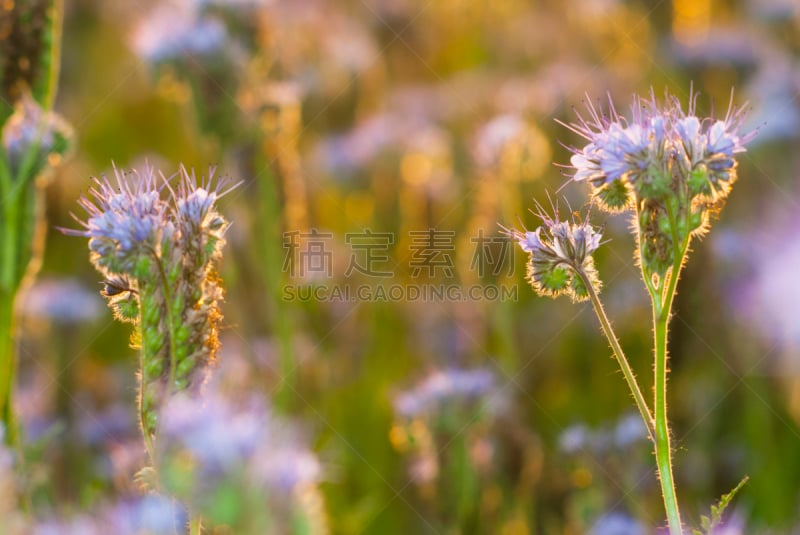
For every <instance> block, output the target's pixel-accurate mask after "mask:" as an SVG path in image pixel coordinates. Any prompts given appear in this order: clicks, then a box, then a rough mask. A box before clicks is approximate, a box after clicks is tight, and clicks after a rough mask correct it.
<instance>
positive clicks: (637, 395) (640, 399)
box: [577, 269, 656, 440]
mask: <svg viewBox="0 0 800 535" xmlns="http://www.w3.org/2000/svg"><path fill="white" fill-rule="evenodd" d="M577 273H578V274H579V275H580V277H581V280H583V284H584V286H586V289H587V291H588V292H589V298H590V299H591V301H592V306H593V307H594V312H595V314H597V319H599V320H600V325H601V326H602V328H603V333H605V335H606V338H607V339H608V343H609V344H610V345H611V349H612V350H613V351H614V357H615V358H616V359H617V363H618V364H619V367H620V369H621V370H622V374H623V375H624V376H625V381H626V382H627V383H628V388H629V389H630V391H631V394H632V395H633V399H634V401H635V402H636V408H638V409H639V414H640V415H641V416H642V420H643V421H644V424H645V426H646V427H647V432H648V433H649V434H650V437H651V438H653V439H654V440H655V430H656V429H655V424H654V420H653V415H652V414H651V413H650V408H649V407H648V406H647V402H646V401H645V399H644V395H643V394H642V390H641V388H639V383H638V382H637V381H636V376H635V375H634V373H633V370H632V369H631V366H630V364H629V363H628V359H627V358H626V357H625V353H624V352H623V351H622V347H621V346H620V344H619V340H617V336H616V334H614V329H613V328H612V327H611V322H610V321H609V320H608V316H607V315H606V311H605V308H603V303H602V302H601V301H600V296H598V295H597V292H596V291H595V289H594V286H593V285H592V283H591V281H590V280H589V277H587V276H586V274H585V273H584V272H583V270H580V269H578V270H577Z"/></svg>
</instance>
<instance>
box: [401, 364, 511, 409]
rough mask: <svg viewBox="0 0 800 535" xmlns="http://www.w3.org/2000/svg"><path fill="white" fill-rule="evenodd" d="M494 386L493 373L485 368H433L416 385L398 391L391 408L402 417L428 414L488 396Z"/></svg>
mask: <svg viewBox="0 0 800 535" xmlns="http://www.w3.org/2000/svg"><path fill="white" fill-rule="evenodd" d="M494 388H495V378H494V374H492V372H490V371H489V370H485V369H480V368H479V369H474V370H461V369H457V368H450V369H445V370H436V371H434V372H433V373H431V374H430V375H428V376H427V377H425V378H424V379H423V380H422V381H421V382H420V383H419V384H418V385H417V386H416V387H414V388H412V389H410V390H406V391H404V392H401V393H400V394H399V395H398V396H397V397H396V398H395V399H394V409H395V412H396V413H397V414H398V415H400V416H402V417H404V418H414V417H419V416H431V415H433V414H434V413H436V411H438V410H440V409H442V408H443V407H446V406H449V405H453V406H457V405H459V404H465V403H469V402H472V401H476V400H479V399H481V398H483V397H484V396H489V395H490V394H491V393H492V391H493V389H494Z"/></svg>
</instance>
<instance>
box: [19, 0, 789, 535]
mask: <svg viewBox="0 0 800 535" xmlns="http://www.w3.org/2000/svg"><path fill="white" fill-rule="evenodd" d="M65 7H66V15H65V22H64V31H63V58H62V72H61V81H60V89H59V95H58V100H57V103H56V110H57V111H58V112H60V113H61V114H63V115H64V116H65V117H66V118H67V120H68V121H69V122H70V123H71V124H72V125H73V127H74V128H75V134H76V140H77V143H76V150H75V151H74V153H73V155H72V157H71V158H70V159H69V160H68V161H66V162H65V164H64V165H62V166H61V167H60V168H59V170H58V172H57V175H56V176H55V178H54V180H53V181H52V183H51V185H50V186H49V188H48V190H47V201H48V204H47V206H48V208H47V209H48V235H47V249H46V254H45V259H44V263H43V267H42V270H41V272H40V275H39V277H38V282H37V285H36V286H35V287H34V288H33V289H32V290H31V292H30V293H29V295H28V296H27V299H26V300H25V301H24V306H23V316H24V317H23V321H22V329H23V330H22V335H23V337H22V352H21V368H22V369H21V375H20V379H19V385H18V389H17V400H16V403H17V406H18V410H19V412H20V414H21V416H22V418H23V421H24V424H25V429H26V435H27V437H28V439H29V441H32V442H34V443H37V444H38V445H40V447H41V448H42V453H41V456H40V461H39V463H38V464H37V471H34V472H33V474H34V485H35V486H36V488H37V489H39V490H38V491H37V493H36V495H35V500H36V504H37V507H39V508H41V509H43V510H49V509H51V510H69V509H76V508H91V507H92V505H93V504H95V503H97V502H98V501H99V500H101V499H106V498H108V497H110V496H114V495H119V496H124V495H127V494H129V493H131V492H132V483H131V481H132V475H133V473H135V471H136V470H137V469H138V468H139V467H140V465H141V463H142V462H143V460H144V457H143V453H144V452H143V449H142V445H141V439H140V437H139V431H138V429H137V428H136V419H135V413H134V409H133V406H134V396H135V384H136V383H135V370H136V367H137V359H136V354H135V352H134V351H133V350H131V349H129V347H128V338H129V334H130V333H129V331H130V329H129V326H128V325H121V324H118V323H115V322H114V321H113V319H112V317H111V314H110V311H108V310H107V309H106V307H105V305H104V304H103V302H102V299H101V298H100V296H99V295H97V290H98V288H99V286H98V275H97V274H96V273H95V271H94V270H93V269H92V268H91V266H90V264H89V262H88V261H87V250H86V245H85V242H84V241H82V240H79V239H76V238H70V237H65V236H63V235H61V234H60V233H58V232H57V231H56V230H55V227H56V226H73V225H74V224H75V223H74V222H73V221H72V219H71V218H70V216H69V213H70V212H77V210H78V208H77V205H76V203H75V201H76V199H77V198H78V197H79V196H80V194H81V193H82V192H84V191H86V189H87V187H88V185H89V177H90V176H92V175H99V174H100V173H103V172H109V171H110V169H111V162H112V161H113V162H114V163H115V164H116V165H117V166H118V167H120V168H130V167H132V166H140V165H141V164H142V163H143V162H144V161H145V159H147V160H149V161H150V162H152V163H154V164H156V165H157V166H159V167H160V168H162V169H164V170H165V171H167V172H171V171H170V170H173V169H177V164H178V163H179V162H183V163H185V164H186V165H187V166H191V167H194V168H195V169H196V170H197V172H198V173H200V172H204V171H205V170H206V168H207V167H208V166H209V165H217V166H218V167H217V173H218V174H222V175H227V176H230V177H232V178H234V179H236V180H242V181H243V183H242V185H241V186H240V187H239V188H238V189H237V190H235V191H234V192H233V193H231V194H230V195H229V196H227V197H225V199H224V201H223V202H222V208H221V210H222V212H223V213H225V214H226V216H227V217H228V218H229V219H230V220H232V221H233V226H232V228H231V229H230V231H229V234H228V242H229V243H228V246H227V248H226V251H225V257H224V261H223V263H222V266H221V275H222V277H223V279H224V281H225V286H226V288H227V298H226V302H225V305H224V309H223V310H224V314H225V320H224V328H223V333H222V343H223V346H222V352H221V356H220V359H219V369H218V370H217V373H218V374H219V375H220V377H221V378H222V379H221V380H222V381H223V382H225V383H226V384H227V385H228V388H230V389H231V390H232V391H243V390H248V391H249V390H252V391H256V392H261V393H262V395H263V396H265V397H267V398H269V399H270V400H272V401H273V403H274V404H275V405H276V407H277V410H279V411H280V412H283V413H285V414H288V415H289V416H290V417H291V419H292V420H294V421H296V422H297V423H298V425H299V426H300V427H301V428H302V430H303V433H304V436H306V437H307V439H308V441H310V442H311V443H312V444H313V449H314V450H315V451H316V452H317V454H318V456H319V458H320V460H321V462H322V465H323V467H324V473H325V477H324V483H323V485H322V490H323V496H324V502H325V506H324V511H325V512H324V514H325V516H326V517H327V519H328V524H329V526H330V528H331V531H332V532H334V533H342V534H356V533H382V534H384V533H385V534H394V533H397V534H401V533H410V532H411V533H413V532H417V533H509V534H518V533H519V534H522V533H590V532H593V533H607V534H610V533H647V532H649V530H650V529H651V528H652V527H654V526H657V525H661V524H662V519H663V512H662V504H661V501H660V496H659V490H658V482H657V481H656V479H655V475H654V470H653V468H654V466H653V462H652V461H653V459H652V454H651V448H650V444H649V442H648V441H647V440H646V439H645V437H644V432H643V430H642V429H641V428H640V427H638V426H637V425H636V420H635V419H632V418H631V415H632V414H633V408H634V407H633V404H632V400H631V399H630V396H629V395H628V394H627V391H626V389H625V386H624V383H623V381H622V377H621V376H620V374H619V373H618V371H617V368H616V364H615V362H614V361H613V359H611V358H610V354H611V353H610V350H609V349H608V347H607V344H606V342H605V340H604V338H603V337H602V335H601V333H600V331H599V328H598V325H597V323H596V320H595V318H594V315H593V314H592V311H591V309H590V307H589V306H588V305H587V304H581V305H574V304H572V303H570V302H569V301H568V300H566V299H560V300H555V301H551V300H547V299H542V298H537V297H535V296H534V295H533V292H532V291H530V288H529V287H528V286H527V285H526V283H525V281H524V275H525V265H524V262H525V258H524V256H523V254H522V253H521V252H520V251H516V252H515V253H514V255H513V259H512V263H510V264H508V265H506V266H504V269H502V270H500V272H496V273H492V272H491V270H489V271H488V272H483V273H480V272H479V270H478V269H477V267H476V265H475V263H474V260H475V255H474V252H475V250H476V246H477V244H478V242H476V241H474V238H475V237H476V236H480V235H485V236H498V235H499V233H498V230H499V227H498V223H502V224H504V225H506V226H519V225H520V221H522V223H523V224H525V225H526V226H527V227H528V228H533V227H535V226H536V225H537V221H536V219H535V218H534V217H533V216H532V215H531V214H530V213H529V212H528V208H531V207H532V206H533V199H534V198H536V199H540V200H541V199H546V198H547V197H546V195H547V192H554V191H556V190H558V189H559V188H561V187H562V185H564V184H565V183H566V182H567V181H568V178H566V177H565V176H563V174H562V170H561V169H560V168H559V167H556V166H554V165H553V162H556V163H560V164H566V163H568V161H569V155H570V153H569V151H568V150H567V149H566V148H565V147H564V145H567V146H570V145H577V144H579V143H580V140H579V139H577V138H576V136H575V135H574V134H573V133H572V132H570V131H568V130H567V129H566V128H564V127H563V126H560V125H558V124H557V123H556V119H560V120H562V121H565V122H569V121H571V120H573V119H574V117H575V116H574V112H573V111H572V108H573V107H578V106H582V101H583V100H584V99H585V98H586V96H585V95H588V96H589V98H592V99H601V98H605V95H606V93H609V94H610V95H611V96H612V97H613V98H614V100H615V101H616V102H617V104H618V108H619V109H620V110H622V109H625V108H626V107H627V105H628V104H627V103H628V102H629V101H630V96H631V95H632V94H633V93H647V92H649V91H650V89H651V87H652V88H653V89H654V91H655V93H656V95H657V96H660V95H661V94H662V93H663V91H664V89H665V88H668V89H669V90H670V92H672V93H674V94H676V95H678V96H679V97H681V99H682V100H683V102H684V103H685V102H686V99H687V97H688V94H689V88H690V84H693V85H694V89H695V90H696V91H698V92H699V93H700V97H699V99H698V108H699V110H700V111H701V112H703V113H706V114H707V113H709V112H710V111H711V110H712V108H713V110H714V111H715V112H716V115H717V116H720V115H723V114H724V112H725V110H726V109H727V106H728V102H729V99H730V88H731V87H734V88H735V93H734V97H733V98H734V100H735V102H737V103H743V102H744V101H749V102H750V105H751V108H752V110H751V113H750V120H749V124H750V126H749V127H748V128H746V130H750V129H752V128H759V130H760V131H759V134H758V136H757V137H756V138H755V140H754V141H753V142H752V143H751V145H750V146H749V150H748V152H747V153H746V154H744V155H743V156H742V158H741V160H740V167H739V177H740V178H739V181H738V183H737V184H736V186H735V188H734V191H733V193H732V195H731V197H730V200H729V202H728V205H727V206H726V207H725V210H724V211H722V212H721V213H720V216H719V219H718V221H717V222H716V223H715V224H714V226H713V228H712V231H711V233H710V234H709V235H708V236H707V237H706V238H704V239H703V240H701V241H699V242H697V243H696V244H695V246H694V249H695V250H694V252H693V253H692V255H691V256H690V261H689V264H688V268H687V270H686V271H685V274H684V277H683V280H682V281H681V287H680V290H679V294H678V301H677V305H676V314H675V319H674V322H673V330H672V333H671V375H670V411H671V419H672V421H673V425H674V434H675V445H676V449H677V452H676V455H675V463H676V478H677V487H678V493H679V498H680V499H681V502H682V507H683V509H684V515H685V516H686V518H687V520H688V519H691V521H692V522H693V523H695V524H696V523H697V519H698V518H699V515H700V514H704V513H706V512H707V510H708V507H709V506H710V504H711V503H712V502H713V501H714V500H716V498H717V497H719V496H720V495H721V494H723V493H724V492H727V491H728V490H730V489H731V488H732V487H733V486H734V485H735V484H736V483H737V482H738V481H739V480H740V479H741V478H742V477H743V476H744V475H749V476H750V481H749V483H748V484H747V485H746V486H745V487H744V489H743V491H742V492H741V494H740V495H739V497H738V498H737V500H736V502H735V507H734V515H735V516H736V518H737V519H738V520H737V521H738V522H740V523H744V524H745V525H746V526H748V527H747V528H746V529H745V530H744V532H745V533H768V532H773V533H789V532H793V531H792V530H798V529H800V514H799V513H798V511H799V510H800V483H798V482H800V427H798V424H800V321H798V319H797V313H796V310H797V305H796V304H797V303H798V302H800V282H798V279H797V270H798V267H800V239H798V237H797V228H798V224H800V195H798V186H800V151H797V150H796V148H797V146H798V142H800V5H798V4H797V2H796V1H794V0H739V1H722V0H674V1H673V2H666V1H660V2H645V1H617V0H602V1H590V0H576V1H571V2H559V1H537V2H523V1H522V0H504V1H500V2H488V1H481V0H437V1H428V0H337V1H332V0H330V1H325V0H272V1H261V2H259V1H256V0H252V1H246V0H244V1H232V0H230V1H227V2H223V1H206V2H200V1H199V0H197V1H194V2H192V1H190V0H182V1H178V0H176V1H175V2H144V1H137V2H102V1H92V0H74V1H67V2H66V6H65ZM559 195H563V196H565V197H566V198H567V199H569V201H570V203H571V206H572V207H573V208H574V209H581V210H583V209H584V207H585V202H586V198H587V190H586V189H585V188H584V187H583V185H581V184H568V185H567V186H565V187H564V188H563V189H562V190H560V193H559ZM595 223H598V224H601V225H604V228H605V233H604V235H605V237H606V238H608V239H609V242H608V243H607V244H606V245H604V246H603V247H602V248H601V249H600V250H599V251H598V253H597V255H596V259H597V262H598V268H599V271H600V274H601V278H602V279H603V281H604V285H605V286H604V290H603V294H602V297H603V298H604V300H605V302H606V306H607V307H608V309H609V314H610V316H611V318H612V320H613V322H614V324H615V327H616V328H617V331H618V333H619V334H620V336H621V339H622V345H623V346H624V347H625V348H626V349H627V351H628V354H629V355H630V356H631V358H632V361H633V366H634V368H635V369H636V370H637V372H638V375H639V376H640V377H642V378H643V380H644V384H645V385H646V389H647V390H648V391H649V388H650V386H651V384H652V382H651V379H649V376H650V374H651V354H650V347H649V344H650V341H649V340H650V338H649V335H650V332H649V328H650V327H649V317H648V314H649V304H648V302H647V296H646V293H645V291H644V289H643V287H641V283H640V280H639V274H638V271H637V269H636V267H635V265H634V264H633V261H632V246H633V240H632V237H631V236H630V235H629V233H628V231H627V225H628V223H627V221H625V219H624V218H620V217H613V216H607V215H605V214H595ZM311 229H315V230H316V231H318V232H320V233H325V235H326V236H328V237H326V238H325V241H324V244H325V247H326V248H327V251H328V252H330V257H329V258H330V261H331V266H330V267H331V270H330V274H329V275H328V274H327V273H322V274H320V273H313V274H309V273H305V274H303V273H294V274H292V273H291V272H290V271H291V270H290V269H288V267H290V266H289V264H287V263H286V260H287V258H286V255H287V254H289V255H291V254H293V249H292V248H291V247H290V246H289V245H290V244H289V242H287V239H289V238H287V236H290V234H287V233H292V232H298V233H301V234H303V233H309V232H311ZM365 229H369V230H371V231H372V232H374V233H387V234H391V236H392V240H393V241H392V242H391V243H390V244H389V246H388V248H387V249H386V253H385V254H386V256H387V257H388V258H387V259H385V260H383V261H382V262H381V263H379V264H377V266H378V267H379V268H380V270H382V271H386V272H389V273H391V277H385V278H381V277H374V276H372V277H370V276H369V275H367V274H363V273H362V274H360V273H352V272H351V273H348V274H346V272H347V271H348V269H347V268H348V267H349V263H350V260H351V258H352V254H353V249H352V244H353V242H352V241H350V242H348V240H347V238H346V236H347V234H349V233H363V232H364V231H365ZM428 229H435V230H436V231H442V232H445V233H449V234H447V235H448V236H452V237H453V238H452V246H453V247H452V250H448V251H449V258H450V259H451V260H452V264H451V267H452V269H451V270H448V269H440V270H433V272H432V273H430V274H429V273H423V274H422V275H421V276H418V277H415V276H414V275H415V274H414V273H413V271H414V269H413V268H414V264H413V260H414V255H415V249H414V242H413V236H414V235H413V234H410V233H411V232H413V231H427V230H428ZM481 233H483V234H481ZM303 243H304V244H306V245H307V243H306V242H303ZM492 247H494V248H493V249H491V250H492V251H493V252H494V254H495V255H497V254H498V253H499V251H500V249H501V248H502V244H500V243H499V242H497V243H494V242H493V245H492ZM362 251H363V250H362ZM417 252H418V251H417ZM381 254H383V253H381ZM448 271H451V272H448ZM429 275H430V276H429ZM422 282H424V283H430V284H450V285H458V286H459V287H463V288H467V287H470V286H474V285H481V286H484V287H486V286H491V285H495V286H500V287H503V288H512V289H513V288H516V289H517V291H516V296H517V299H509V300H505V301H502V302H501V301H493V300H489V299H468V300H464V301H454V300H448V299H444V300H439V301H437V302H419V301H417V302H413V301H403V300H397V301H384V302H380V301H377V302H370V301H368V300H365V301H358V300H356V301H353V302H324V301H322V302H320V301H317V300H308V301H305V302H301V301H299V300H294V301H292V300H287V299H284V297H285V294H284V292H283V288H284V287H285V286H286V285H293V286H294V287H298V288H299V287H304V288H311V287H324V288H331V287H333V286H336V285H339V286H340V287H342V286H353V287H354V286H357V285H359V284H365V285H367V286H369V287H370V288H375V287H377V286H380V285H384V286H388V285H390V284H400V285H406V286H408V285H411V284H420V283H422ZM455 370H461V372H460V373H461V375H458V373H457V372H455ZM464 370H473V372H472V375H469V374H467V373H466V372H465V371H464ZM475 370H478V371H475ZM448 373H449V375H448ZM459 381H461V382H459ZM464 381H466V382H467V383H469V381H472V383H469V384H467V386H470V385H471V386H472V387H474V388H473V390H472V391H470V392H469V393H468V394H467V395H464V396H462V398H460V399H456V400H455V401H454V402H453V403H449V404H441V405H436V407H434V408H432V409H431V408H430V407H428V408H427V409H426V410H424V411H421V410H420V411H418V410H417V409H418V408H419V404H421V403H422V404H424V403H425V402H426V400H428V399H429V398H430V397H433V398H435V397H436V392H440V391H441V390H437V388H439V389H444V390H447V388H451V387H452V386H453V385H454V384H456V383H457V384H458V385H461V386H464ZM437 385H438V386H437ZM442 385H444V386H442ZM426 396H428V397H426ZM415 404H416V405H415ZM615 526H621V528H619V529H622V531H614V530H613V529H614V527H615ZM637 530H638V531H637ZM768 530H772V531H768Z"/></svg>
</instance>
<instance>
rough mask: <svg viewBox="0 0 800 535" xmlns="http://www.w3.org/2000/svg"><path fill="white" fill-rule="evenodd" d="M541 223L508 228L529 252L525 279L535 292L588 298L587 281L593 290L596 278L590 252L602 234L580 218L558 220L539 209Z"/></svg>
mask: <svg viewBox="0 0 800 535" xmlns="http://www.w3.org/2000/svg"><path fill="white" fill-rule="evenodd" d="M537 215H538V216H539V218H540V219H541V220H542V225H541V226H540V227H538V228H537V229H536V230H534V231H533V232H530V231H525V232H520V231H518V230H512V231H509V234H510V235H511V236H512V237H513V238H515V239H516V240H517V241H518V242H519V244H520V247H522V250H523V251H525V252H526V253H530V255H531V257H530V262H529V263H528V281H529V282H530V283H531V285H532V286H533V289H534V290H535V291H536V293H538V294H539V295H546V296H549V297H557V296H559V295H568V296H570V297H571V298H572V300H573V301H576V302H578V301H584V300H586V299H588V298H589V290H588V288H587V287H586V282H587V281H588V282H589V284H591V285H592V286H593V287H594V289H595V290H597V291H599V289H600V279H599V278H598V275H597V270H596V269H595V267H594V259H593V258H592V253H594V251H595V250H597V248H598V247H599V246H600V240H601V239H602V234H600V232H598V231H597V230H596V229H594V228H593V227H592V226H591V225H589V222H588V217H587V218H586V219H585V220H584V221H582V222H581V221H572V222H569V221H559V219H558V210H557V209H556V213H555V215H554V218H551V217H550V216H549V215H547V214H546V213H545V212H544V210H542V209H541V208H540V209H539V212H538V214H537Z"/></svg>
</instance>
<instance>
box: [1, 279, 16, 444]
mask: <svg viewBox="0 0 800 535" xmlns="http://www.w3.org/2000/svg"><path fill="white" fill-rule="evenodd" d="M15 367H16V366H15V358H14V295H13V294H12V293H11V292H8V291H6V290H5V289H0V411H2V423H3V428H4V429H3V437H4V441H5V443H6V444H8V445H11V446H13V445H14V444H16V434H17V429H16V419H15V418H14V411H13V408H12V405H11V401H12V397H11V392H12V388H13V386H14V369H15Z"/></svg>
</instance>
